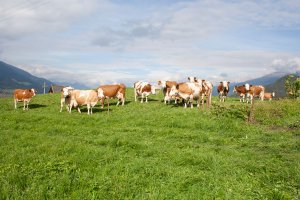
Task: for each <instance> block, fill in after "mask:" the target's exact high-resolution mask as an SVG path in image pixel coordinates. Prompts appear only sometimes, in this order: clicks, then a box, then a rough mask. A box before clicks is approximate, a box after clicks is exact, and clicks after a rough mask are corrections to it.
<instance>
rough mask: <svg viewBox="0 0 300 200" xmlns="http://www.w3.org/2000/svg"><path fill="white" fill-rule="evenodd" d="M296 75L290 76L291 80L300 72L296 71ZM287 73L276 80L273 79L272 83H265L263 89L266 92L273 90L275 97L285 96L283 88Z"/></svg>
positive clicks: (299, 74)
mask: <svg viewBox="0 0 300 200" xmlns="http://www.w3.org/2000/svg"><path fill="white" fill-rule="evenodd" d="M295 75H296V76H295V77H294V78H292V79H291V80H293V81H294V80H296V78H297V77H299V76H300V72H297V73H296V74H295ZM288 76H289V75H286V76H283V77H281V78H280V79H278V80H277V81H275V82H274V83H272V84H269V85H266V86H265V89H266V92H275V97H285V96H286V90H285V80H286V78H287V77H288Z"/></svg>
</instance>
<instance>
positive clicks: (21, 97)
mask: <svg viewBox="0 0 300 200" xmlns="http://www.w3.org/2000/svg"><path fill="white" fill-rule="evenodd" d="M35 93H36V90H35V89H33V88H32V89H16V90H14V103H15V109H17V103H18V102H19V101H23V102H24V107H23V110H28V109H29V108H28V105H29V102H30V100H31V98H32V97H33V96H35Z"/></svg>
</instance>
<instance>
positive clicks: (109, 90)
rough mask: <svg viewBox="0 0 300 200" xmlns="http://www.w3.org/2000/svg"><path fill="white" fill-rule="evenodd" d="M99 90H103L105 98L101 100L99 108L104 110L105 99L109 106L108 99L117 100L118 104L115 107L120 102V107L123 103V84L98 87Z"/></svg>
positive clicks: (124, 88) (124, 89) (124, 90)
mask: <svg viewBox="0 0 300 200" xmlns="http://www.w3.org/2000/svg"><path fill="white" fill-rule="evenodd" d="M99 88H101V89H102V90H103V94H104V96H105V98H102V99H101V105H102V106H101V107H102V108H104V99H107V101H108V105H109V99H110V98H117V99H118V103H117V106H118V105H119V104H120V102H122V106H124V103H125V92H126V86H125V85H124V84H116V85H102V86H99V87H98V89H99Z"/></svg>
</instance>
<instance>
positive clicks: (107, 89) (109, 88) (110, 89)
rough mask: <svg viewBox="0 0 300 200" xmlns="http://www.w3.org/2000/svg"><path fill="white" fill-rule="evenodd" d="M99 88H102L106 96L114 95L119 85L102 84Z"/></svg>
mask: <svg viewBox="0 0 300 200" xmlns="http://www.w3.org/2000/svg"><path fill="white" fill-rule="evenodd" d="M99 88H101V89H102V90H103V93H104V95H105V96H106V97H115V96H116V95H117V93H118V91H119V90H120V88H121V87H120V85H102V86H100V87H99Z"/></svg>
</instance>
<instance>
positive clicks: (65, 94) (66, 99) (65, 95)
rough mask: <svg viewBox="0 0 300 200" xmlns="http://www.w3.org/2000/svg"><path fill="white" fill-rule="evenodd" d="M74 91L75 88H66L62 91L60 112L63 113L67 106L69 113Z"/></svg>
mask: <svg viewBox="0 0 300 200" xmlns="http://www.w3.org/2000/svg"><path fill="white" fill-rule="evenodd" d="M72 90H74V88H73V87H70V86H68V87H64V88H63V89H61V95H60V112H61V111H62V109H63V107H64V104H66V108H67V111H69V106H70V103H71V95H70V91H72Z"/></svg>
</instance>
